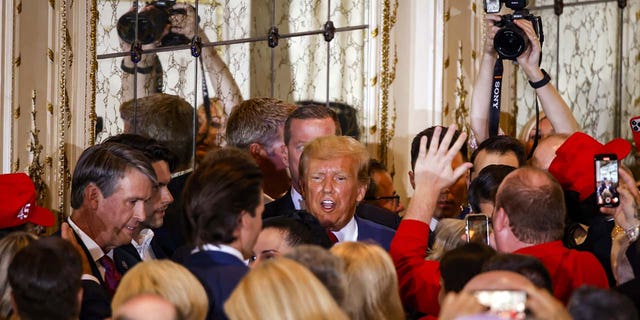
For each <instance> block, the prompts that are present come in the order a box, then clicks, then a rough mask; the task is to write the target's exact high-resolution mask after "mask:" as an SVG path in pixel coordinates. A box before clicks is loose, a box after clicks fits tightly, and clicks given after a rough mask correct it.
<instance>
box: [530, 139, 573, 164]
mask: <svg viewBox="0 0 640 320" xmlns="http://www.w3.org/2000/svg"><path fill="white" fill-rule="evenodd" d="M567 138H569V136H568V135H566V134H554V135H550V136H549V137H547V138H545V139H543V140H541V141H540V143H539V144H538V146H537V147H536V150H535V151H534V152H533V157H532V158H531V165H532V166H533V167H535V168H538V169H542V170H548V169H549V166H550V165H551V161H553V159H554V158H555V157H556V150H558V148H560V146H561V145H562V144H563V143H564V142H565V141H566V140H567Z"/></svg>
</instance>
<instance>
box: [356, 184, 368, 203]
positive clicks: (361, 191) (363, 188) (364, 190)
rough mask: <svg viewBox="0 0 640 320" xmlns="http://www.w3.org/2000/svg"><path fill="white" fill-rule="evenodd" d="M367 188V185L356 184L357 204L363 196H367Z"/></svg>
mask: <svg viewBox="0 0 640 320" xmlns="http://www.w3.org/2000/svg"><path fill="white" fill-rule="evenodd" d="M368 187H369V185H367V184H364V183H359V184H358V198H357V200H358V202H360V201H362V200H364V196H365V195H366V194H367V188H368Z"/></svg>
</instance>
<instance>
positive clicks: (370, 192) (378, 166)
mask: <svg viewBox="0 0 640 320" xmlns="http://www.w3.org/2000/svg"><path fill="white" fill-rule="evenodd" d="M368 172H369V187H368V188H367V193H366V194H365V195H364V197H365V199H373V198H375V197H376V194H377V189H378V186H376V183H375V180H374V179H373V178H372V176H373V174H374V173H376V172H387V167H385V165H384V164H383V163H381V162H380V161H378V160H377V159H373V158H371V159H369V170H368Z"/></svg>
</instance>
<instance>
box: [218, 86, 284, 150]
mask: <svg viewBox="0 0 640 320" xmlns="http://www.w3.org/2000/svg"><path fill="white" fill-rule="evenodd" d="M295 109H296V106H295V105H292V104H287V103H284V102H283V101H280V100H278V99H274V98H253V99H249V100H245V101H243V102H241V103H240V104H238V105H237V106H235V107H233V109H232V110H231V114H230V115H229V119H228V121H227V133H226V135H227V136H226V138H227V143H228V144H229V145H230V146H234V147H238V148H241V149H246V148H248V147H249V145H250V144H252V143H258V144H261V145H263V146H265V147H268V146H271V145H272V144H273V142H275V141H276V140H277V139H278V128H280V126H283V125H284V123H285V121H286V120H287V117H289V114H291V112H293V110H295Z"/></svg>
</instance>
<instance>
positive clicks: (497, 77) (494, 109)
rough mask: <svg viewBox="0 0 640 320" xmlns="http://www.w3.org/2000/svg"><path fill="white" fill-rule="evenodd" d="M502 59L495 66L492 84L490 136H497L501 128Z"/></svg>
mask: <svg viewBox="0 0 640 320" xmlns="http://www.w3.org/2000/svg"><path fill="white" fill-rule="evenodd" d="M503 71H504V69H503V67H502V59H498V60H496V64H495V65H494V67H493V84H492V85H491V102H490V108H489V136H490V137H493V136H497V135H498V131H499V129H500V101H501V97H502V73H503Z"/></svg>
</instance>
